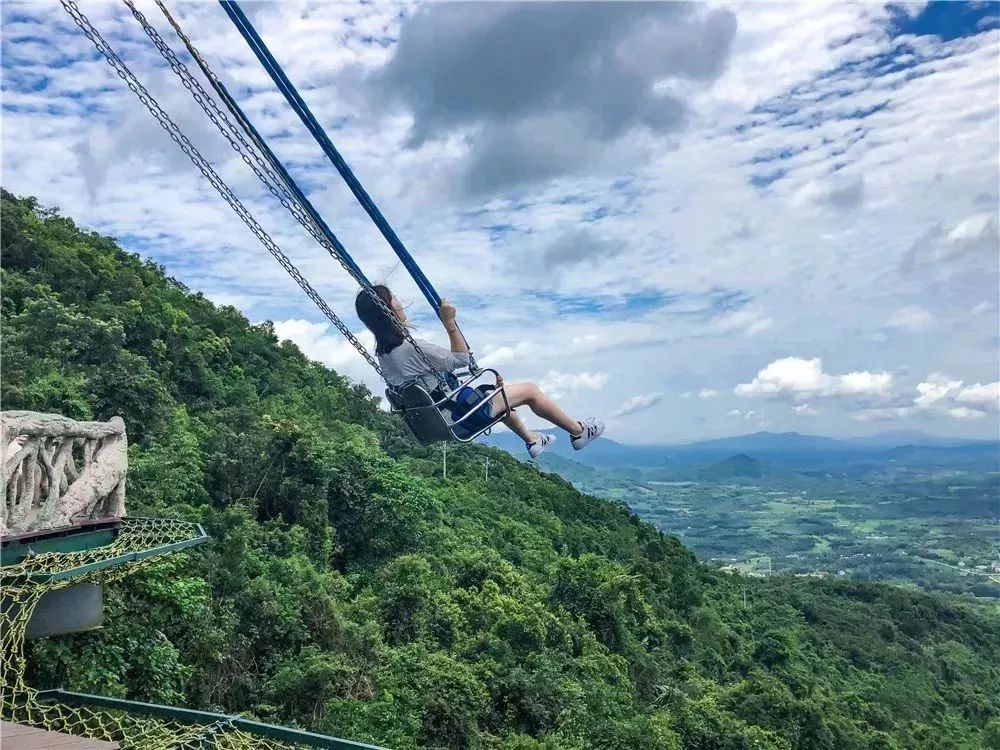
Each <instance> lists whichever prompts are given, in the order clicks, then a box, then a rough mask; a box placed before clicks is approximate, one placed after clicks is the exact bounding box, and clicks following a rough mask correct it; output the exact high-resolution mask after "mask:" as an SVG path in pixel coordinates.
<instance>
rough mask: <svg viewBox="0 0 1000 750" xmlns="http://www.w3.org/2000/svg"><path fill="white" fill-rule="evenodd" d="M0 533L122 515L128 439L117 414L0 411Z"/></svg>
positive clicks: (8, 533) (33, 529) (32, 529)
mask: <svg viewBox="0 0 1000 750" xmlns="http://www.w3.org/2000/svg"><path fill="white" fill-rule="evenodd" d="M0 425H2V434H0V437H2V440H3V442H2V443H0V447H2V449H3V467H2V468H3V476H2V485H0V492H2V494H0V536H6V535H11V534H23V533H26V532H30V531H39V530H42V529H55V528H59V527H61V526H68V525H70V524H71V523H73V522H74V521H79V520H83V519H92V518H105V517H113V516H117V517H122V516H124V515H125V475H126V473H127V471H128V439H127V438H126V436H125V423H124V422H123V421H122V419H121V418H120V417H114V418H113V419H111V420H110V421H109V422H76V421H74V420H72V419H67V418H66V417H63V416H60V415H58V414H41V413H39V412H32V411H5V412H0Z"/></svg>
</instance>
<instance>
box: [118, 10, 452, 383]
mask: <svg viewBox="0 0 1000 750" xmlns="http://www.w3.org/2000/svg"><path fill="white" fill-rule="evenodd" d="M123 2H124V3H125V5H126V6H128V8H129V10H131V11H132V16H133V18H135V20H136V21H138V22H139V24H140V25H141V26H142V28H143V31H144V32H145V33H146V36H148V37H149V38H150V40H152V42H153V44H154V45H155V46H156V48H157V50H158V51H159V52H160V55H161V56H162V57H163V59H164V60H166V61H167V63H168V64H169V65H170V68H171V70H173V72H174V73H175V74H176V75H177V77H178V78H180V80H181V83H182V84H183V86H184V88H186V89H187V90H188V91H190V92H191V96H192V97H193V98H194V100H195V102H196V103H197V104H198V106H200V107H201V109H202V110H203V111H204V112H205V114H206V115H207V116H208V118H209V120H211V121H212V124H214V125H215V127H216V128H217V129H218V131H219V132H220V133H221V134H222V135H223V137H225V138H226V140H227V141H229V145H230V146H231V147H232V148H233V150H234V151H236V152H237V153H238V154H239V155H240V157H241V158H242V160H243V162H244V163H245V164H246V165H247V166H248V167H250V168H251V169H252V170H253V172H254V174H255V175H257V178H258V179H259V180H260V181H261V183H262V184H263V185H264V186H265V187H266V188H267V189H268V191H269V192H270V193H271V194H272V195H273V196H274V197H275V198H277V199H278V201H279V202H280V203H281V205H282V206H283V207H284V208H285V209H287V210H288V211H289V213H291V214H292V216H293V217H294V218H295V220H296V221H298V223H299V224H300V225H302V228H303V229H305V230H306V231H307V232H308V233H309V234H310V236H312V238H313V239H315V240H316V242H318V243H319V244H320V246H321V247H323V249H324V250H326V251H327V253H329V254H330V256H331V257H333V258H334V259H336V260H337V262H339V263H340V265H341V267H343V269H344V270H345V271H347V273H348V274H350V276H351V278H353V279H354V280H355V282H357V283H358V285H359V286H360V287H361V288H362V289H363V290H364V291H365V292H366V293H367V294H368V296H369V297H371V298H372V299H373V300H374V301H375V303H376V304H377V305H378V306H379V307H380V308H381V310H382V312H383V314H384V315H387V316H388V318H389V320H393V321H395V320H396V315H395V313H394V312H392V310H391V309H390V308H389V306H388V305H387V304H386V303H385V301H384V300H383V299H382V298H381V297H379V296H378V293H377V292H376V291H375V289H374V288H373V287H372V285H371V284H370V283H368V280H367V279H366V278H365V277H364V276H363V275H361V274H360V273H359V272H358V271H357V270H356V269H355V268H354V267H352V266H351V264H349V263H348V262H347V260H346V259H345V255H346V250H345V249H344V247H343V245H341V244H340V242H339V240H337V239H336V237H335V236H333V235H332V234H331V237H332V239H333V242H331V241H330V240H329V239H327V237H326V235H325V233H324V232H323V230H322V229H321V228H320V227H319V226H318V225H317V223H316V222H315V221H314V220H313V219H312V217H311V216H309V214H308V211H307V210H306V208H305V207H304V206H303V205H302V203H301V202H300V201H299V200H298V198H297V197H296V196H295V195H294V194H293V191H292V190H291V189H290V188H289V187H288V186H287V185H286V184H285V181H284V179H282V178H281V177H279V175H278V174H276V172H280V171H282V170H281V169H277V168H275V167H274V164H273V162H271V160H270V159H269V158H268V156H267V150H266V147H262V146H261V144H260V143H258V142H257V138H256V137H255V135H254V133H253V131H252V129H251V128H250V127H249V126H248V124H247V123H246V122H245V119H244V116H243V114H242V113H241V112H240V111H239V110H238V109H236V108H234V107H233V106H232V105H231V104H230V102H229V99H230V97H229V94H228V92H227V91H225V89H224V87H223V85H222V83H221V81H220V80H219V78H218V76H217V75H216V74H215V72H214V71H212V69H211V68H210V67H209V65H208V63H207V62H206V61H205V59H204V58H203V57H202V56H201V54H200V53H199V52H198V50H197V49H196V48H195V47H194V45H193V44H192V43H191V40H190V39H189V38H188V37H187V35H186V34H185V33H184V32H183V30H182V29H181V28H180V24H178V23H177V21H176V20H174V18H173V16H172V15H171V14H170V12H169V10H168V9H167V7H166V5H164V3H163V2H162V0H156V4H157V6H158V7H159V8H160V10H161V11H162V13H163V15H164V16H165V17H166V19H167V21H168V22H169V23H170V25H171V26H172V27H173V29H174V31H175V32H176V33H177V36H178V37H179V38H180V39H181V41H182V42H183V43H184V45H185V47H186V48H187V50H188V52H189V53H190V54H191V57H192V58H194V60H195V62H196V63H197V64H198V66H199V67H200V68H201V70H202V72H203V73H204V74H205V78H206V79H207V80H208V81H209V83H210V84H211V85H212V87H213V88H214V89H215V91H216V93H217V94H219V97H220V98H221V99H222V101H223V103H224V104H225V105H226V107H227V109H229V112H230V113H231V114H232V115H233V118H234V119H235V120H236V122H237V123H239V125H237V124H235V123H233V122H232V121H231V120H230V119H229V117H228V116H227V115H226V113H225V112H224V111H223V110H222V109H221V108H220V107H219V105H218V104H217V103H216V101H215V99H213V98H212V96H211V95H210V94H209V93H208V92H207V91H205V89H204V88H203V87H202V85H201V83H200V82H199V81H198V79H197V78H196V77H195V76H194V75H193V74H192V73H191V71H190V70H189V69H188V68H187V66H186V65H185V64H184V63H183V62H181V61H180V59H178V57H177V55H176V53H175V52H174V51H173V50H172V49H171V48H170V46H169V45H168V44H167V43H166V41H164V39H163V37H162V36H160V34H159V32H158V31H157V30H156V29H155V28H154V27H153V26H152V24H150V23H149V21H148V20H147V19H146V17H145V16H144V15H143V14H142V12H141V11H139V10H138V9H137V8H136V7H135V4H134V3H133V1H132V0H123ZM244 133H245V134H246V135H244ZM247 138H249V141H248V140H247ZM251 142H252V143H251ZM397 329H398V330H399V332H400V334H401V335H402V336H403V338H405V339H406V341H407V342H408V343H409V344H410V345H411V346H412V347H413V349H414V351H416V353H417V355H418V356H419V357H420V358H421V360H422V361H423V363H424V366H425V367H426V368H427V370H428V372H432V373H434V374H435V375H436V376H437V377H438V379H439V381H441V383H442V384H443V385H447V382H446V380H445V378H444V375H443V373H441V372H440V370H439V369H438V368H437V367H435V366H434V364H433V363H431V361H430V359H429V358H428V356H427V355H426V354H425V353H424V351H423V350H422V349H421V348H420V346H419V344H417V342H416V341H415V340H414V339H413V336H412V334H411V333H410V331H409V329H408V328H406V326H404V325H402V324H401V323H398V324H397Z"/></svg>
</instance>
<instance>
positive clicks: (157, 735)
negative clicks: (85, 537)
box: [0, 518, 348, 750]
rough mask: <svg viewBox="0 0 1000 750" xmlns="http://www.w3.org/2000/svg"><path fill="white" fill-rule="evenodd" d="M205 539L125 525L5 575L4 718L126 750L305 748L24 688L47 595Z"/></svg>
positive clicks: (1, 618) (177, 525)
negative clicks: (38, 610) (100, 542)
mask: <svg viewBox="0 0 1000 750" xmlns="http://www.w3.org/2000/svg"><path fill="white" fill-rule="evenodd" d="M203 539H204V533H203V532H202V530H201V528H200V527H199V526H198V525H197V524H193V523H185V522H182V521H171V520H164V519H150V518H137V519H123V521H122V524H121V526H120V528H119V530H118V533H117V536H115V538H114V539H113V541H111V542H110V543H108V544H105V545H104V546H101V547H97V548H96V549H87V550H83V551H78V552H43V553H41V554H29V555H28V556H27V557H25V558H24V559H23V560H21V561H20V562H17V563H15V564H11V565H4V566H3V567H2V568H0V591H2V596H0V648H2V651H0V716H2V718H3V719H5V720H6V721H11V722H14V723H17V724H25V725H29V726H33V727H38V728H41V729H47V730H51V731H57V732H64V733H67V734H73V735H78V736H83V737H89V738H91V739H94V740H103V741H106V742H116V743H118V745H119V747H121V748H136V749H137V750H173V749H179V748H219V749H220V750H244V749H245V748H264V749H265V750H271V749H273V750H284V749H285V748H293V747H302V746H304V745H302V744H300V743H291V744H289V743H287V742H283V741H276V740H273V739H270V738H265V737H260V736H256V735H252V734H250V733H248V732H245V731H243V730H241V729H240V728H238V727H236V726H234V725H233V724H232V718H231V717H217V716H215V715H212V714H207V715H205V720H204V721H202V722H188V721H179V720H176V719H172V718H169V717H160V716H149V715H142V714H139V713H134V712H128V711H123V710H119V709H116V708H103V707H92V706H85V705H71V704H69V703H68V702H60V701H58V699H57V700H50V699H48V698H47V697H46V695H45V693H39V691H37V690H35V689H34V688H32V687H30V686H29V685H28V684H27V683H26V682H25V679H24V675H25V670H26V667H27V664H26V657H25V639H26V634H27V629H28V622H29V621H30V619H31V616H32V613H33V612H34V611H35V607H36V606H37V605H38V602H39V601H40V600H41V599H42V597H43V596H45V595H46V594H49V593H51V592H53V591H58V590H59V589H62V588H66V587H68V586H74V585H77V584H80V583H108V582H112V581H115V580H118V579H120V578H123V577H124V576H126V575H129V574H131V573H133V572H135V571H136V570H137V569H138V568H139V567H140V566H142V565H143V564H147V563H148V562H150V561H153V560H155V559H156V557H157V556H159V555H161V554H165V553H168V552H172V551H176V550H177V549H180V548H181V547H183V546H185V545H186V544H191V543H196V542H197V541H201V540H203ZM74 703H75V702H74ZM329 739H331V740H332V738H329ZM307 744H308V745H313V743H307ZM345 744H348V743H345Z"/></svg>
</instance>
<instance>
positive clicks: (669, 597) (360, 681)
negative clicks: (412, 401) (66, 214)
mask: <svg viewBox="0 0 1000 750" xmlns="http://www.w3.org/2000/svg"><path fill="white" fill-rule="evenodd" d="M2 252H3V271H2V273H3V300H2V314H3V320H2V322H3V325H2V328H0V333H2V345H3V354H4V379H3V383H2V393H0V395H2V398H3V402H4V408H8V409H16V408H25V409H38V410H51V411H59V412H63V413H65V414H67V415H69V416H73V417H76V418H81V419H90V418H107V417H109V416H112V415H114V414H120V415H122V416H123V417H124V419H125V421H126V424H127V426H128V429H129V437H130V443H131V447H130V474H129V491H128V498H129V509H130V512H132V513H133V514H137V515H138V514H156V515H164V516H175V517H181V518H185V519H191V520H196V521H198V522H200V523H202V524H203V525H204V526H205V528H206V530H207V531H208V532H209V533H210V534H211V535H212V537H213V542H212V544H210V545H206V546H205V547H203V548H199V549H197V550H195V551H192V552H189V553H187V554H185V555H183V556H178V557H173V558H170V559H168V560H166V561H164V562H163V563H161V564H159V565H157V566H155V567H153V568H150V569H149V570H147V571H146V572H144V573H143V574H141V575H139V576H136V577H135V578H132V579H129V580H128V581H126V582H124V583H122V584H120V585H116V586H113V587H111V588H110V589H109V591H108V599H107V611H106V620H107V624H106V626H105V628H104V629H103V630H100V631H97V632H93V633H88V634H78V635H73V636H66V637H62V638H56V639H46V640H40V641H37V642H35V643H34V644H33V646H32V654H31V663H32V667H33V670H34V675H33V676H34V680H35V682H36V684H38V685H40V686H42V687H48V686H55V685H65V686H66V687H68V688H70V689H76V690H83V691H93V692H102V693H107V694H111V695H124V696H128V697H131V698H134V699H142V700H153V701H157V702H163V703H177V704H183V705H189V706H193V707H198V708H202V709H215V710H220V711H225V712H230V713H244V714H247V715H256V716H259V717H261V718H262V719H265V720H268V721H272V722H276V723H288V724H294V725H299V726H302V727H305V728H308V729H313V730H316V731H321V732H325V733H331V734H337V735H340V736H348V737H351V738H354V739H358V740H362V741H369V742H375V743H379V744H383V745H386V746H390V747H394V748H418V747H435V748H495V749H499V748H516V749H520V750H582V749H583V748H606V749H620V750H633V749H638V750H645V749H647V748H648V749H649V750H653V749H654V748H655V749H657V750H681V749H682V748H686V749H692V750H694V749H700V750H726V749H729V748H732V749H733V750H737V749H738V750H747V749H748V748H753V749H761V750H764V749H768V750H806V749H807V748H808V749H813V748H838V749H839V748H847V749H855V748H856V749H857V750H862V749H866V750H871V749H875V748H878V749H880V750H897V749H902V748H920V747H926V748H935V747H941V748H944V747H948V748H955V747H969V748H972V747H997V746H998V745H1000V740H998V737H1000V725H998V724H997V723H996V719H995V718H994V717H996V716H997V715H998V714H1000V699H998V696H1000V674H998V667H997V665H998V664H1000V625H998V623H997V619H996V616H995V613H993V614H991V613H989V612H986V611H982V610H980V611H975V610H970V609H966V608H965V607H964V606H963V605H959V604H956V603H953V602H950V601H946V600H944V599H941V598H935V597H931V596H924V595H918V594H912V593H908V592H905V591H902V590H898V589H893V588H890V587H886V586H878V585H861V584H850V583H844V582H835V581H815V582H811V581H804V580H800V579H794V578H781V577H778V578H774V579H769V580H757V579H748V580H743V579H740V578H738V577H732V576H727V575H722V574H720V573H717V572H714V571H712V570H710V569H708V568H704V567H702V566H700V565H699V564H698V563H697V562H696V560H695V559H694V556H693V555H692V554H691V553H690V552H689V551H688V550H687V549H685V548H684V547H683V545H681V544H680V543H679V542H678V541H677V540H676V539H675V538H673V537H668V536H665V535H663V534H662V533H660V532H659V531H657V530H656V529H654V528H653V527H652V526H650V525H648V524H645V523H642V522H640V521H639V520H638V519H637V518H636V517H635V516H633V515H632V514H631V513H630V512H629V511H628V509H627V508H625V507H624V506H622V505H620V504H614V503H610V502H607V501H603V500H598V499H595V498H592V497H588V496H585V495H582V494H580V493H579V492H577V491H576V490H574V489H573V487H572V486H571V485H569V484H568V483H567V482H565V481H563V480H561V479H559V478H558V477H555V476H553V475H547V474H543V473H540V472H539V471H537V470H536V469H534V468H533V467H530V466H526V465H524V464H521V463H518V462H517V461H515V460H514V459H513V458H512V457H510V456H508V455H506V454H503V453H499V452H497V451H490V453H489V455H490V458H491V466H490V482H489V484H487V483H486V482H484V480H483V477H482V471H481V467H482V461H483V458H484V457H485V455H486V451H487V450H490V449H486V448H483V447H481V446H463V447H455V448H454V449H452V450H450V451H449V477H448V480H447V481H445V480H442V479H441V477H440V471H439V461H438V453H437V451H436V449H434V448H428V447H425V446H420V445H418V444H416V443H415V442H414V441H413V440H412V439H411V438H410V437H409V436H408V434H407V433H406V432H405V429H404V428H403V426H402V425H401V424H400V423H399V422H397V421H396V420H395V419H394V418H393V417H391V416H390V415H388V414H386V413H384V412H381V411H380V410H379V409H378V401H377V399H376V398H375V397H373V396H372V394H370V393H368V392H367V391H366V390H365V389H364V388H361V387H359V386H356V385H353V384H351V383H349V382H348V381H346V380H345V379H344V378H342V377H340V376H339V375H337V374H336V373H333V372H331V371H329V370H327V369H325V368H323V367H322V366H320V365H318V364H315V363H312V362H309V361H308V360H307V359H306V358H305V357H304V356H302V354H301V353H300V352H299V351H298V350H297V349H296V347H295V346H293V345H291V344H289V343H287V342H283V343H279V342H278V340H277V338H276V337H275V335H274V330H273V327H272V326H271V325H270V324H269V323H264V324H260V325H250V324H249V323H248V321H247V320H246V319H245V318H244V317H243V316H242V315H241V314H240V313H239V312H238V311H236V310H235V309H233V308H230V307H222V308H217V307H215V306H213V305H212V304H211V303H209V302H208V301H207V300H206V299H205V298H204V297H202V296H201V295H199V294H191V293H189V292H188V291H187V290H186V289H185V288H184V287H183V286H182V285H181V284H179V283H177V282H176V281H173V280H171V279H169V278H167V277H165V276H164V275H163V273H162V270H161V269H159V268H157V267H156V266H154V265H152V264H150V263H145V262H142V261H141V260H139V259H138V258H137V257H136V256H134V255H130V254H128V253H126V252H124V251H122V250H121V249H119V248H118V247H117V246H116V245H115V243H114V242H113V241H112V240H110V239H108V238H104V237H100V236H98V235H96V234H88V233H85V232H82V231H80V230H79V229H77V228H76V227H75V226H74V225H73V223H72V222H71V221H69V220H68V219H65V218H62V217H60V216H58V215H56V214H55V213H54V212H51V211H44V210H41V209H39V207H38V206H37V204H36V203H35V202H34V201H33V200H31V199H16V198H14V197H12V196H10V195H9V194H7V193H4V194H3V206H2Z"/></svg>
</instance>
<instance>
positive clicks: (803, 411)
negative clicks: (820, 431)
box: [792, 404, 819, 417]
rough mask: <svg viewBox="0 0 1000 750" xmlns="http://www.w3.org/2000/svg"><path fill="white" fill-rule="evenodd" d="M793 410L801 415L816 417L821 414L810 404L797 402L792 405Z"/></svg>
mask: <svg viewBox="0 0 1000 750" xmlns="http://www.w3.org/2000/svg"><path fill="white" fill-rule="evenodd" d="M792 411H793V412H795V413H796V414H798V415H799V416H800V417H815V416H816V415H818V414H819V411H818V410H816V409H814V408H813V407H811V406H810V405H809V404H796V405H794V406H792Z"/></svg>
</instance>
